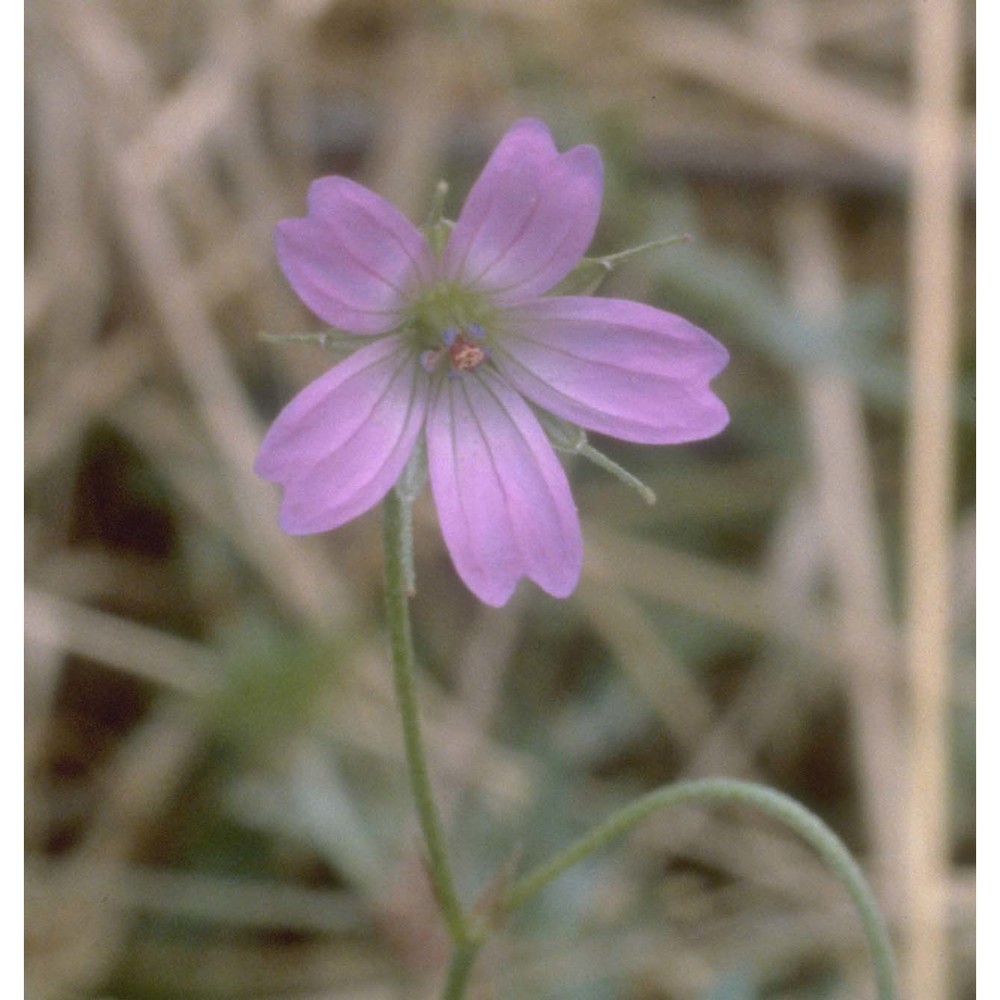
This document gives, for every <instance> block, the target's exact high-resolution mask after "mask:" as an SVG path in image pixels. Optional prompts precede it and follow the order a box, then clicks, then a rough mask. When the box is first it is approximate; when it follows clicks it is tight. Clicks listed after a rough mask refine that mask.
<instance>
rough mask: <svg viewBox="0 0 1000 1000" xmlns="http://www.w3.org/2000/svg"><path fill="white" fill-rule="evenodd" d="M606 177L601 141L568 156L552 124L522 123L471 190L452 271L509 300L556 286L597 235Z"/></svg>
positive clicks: (446, 266) (450, 260)
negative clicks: (598, 146)
mask: <svg viewBox="0 0 1000 1000" xmlns="http://www.w3.org/2000/svg"><path fill="white" fill-rule="evenodd" d="M602 183H603V182H602V167H601V157H600V154H599V153H598V152H597V150H596V149H595V148H594V147H593V146H576V147H575V148H573V149H571V150H569V151H568V152H566V153H563V154H562V155H561V156H560V155H559V153H558V151H557V150H556V147H555V144H554V143H553V141H552V136H551V134H550V133H549V130H548V129H547V128H546V127H545V125H543V124H542V123H541V122H539V121H535V120H533V119H524V120H523V121H520V122H517V123H516V124H515V125H514V126H513V127H512V128H511V129H510V130H509V131H508V132H507V134H506V135H505V136H504V137H503V139H502V140H501V141H500V144H499V145H498V146H497V148H496V150H495V151H494V152H493V155H492V156H491V157H490V159H489V162H488V163H487V164H486V167H485V168H484V169H483V172H482V174H481V175H480V177H479V179H478V180H477V181H476V183H475V184H474V185H473V187H472V190H471V191H470V192H469V197H468V198H467V199H466V202H465V206H464V207H463V208H462V212H461V214H460V215H459V217H458V221H457V222H456V223H455V228H454V229H453V230H452V233H451V238H450V239H449V241H448V245H447V246H446V247H445V250H444V254H443V257H442V267H443V271H444V273H445V274H446V275H447V276H448V277H449V278H452V279H454V280H456V281H459V282H460V283H462V284H465V285H468V286H474V287H476V288H479V289H481V290H483V291H488V292H491V293H493V297H494V300H495V301H497V302H499V303H501V304H502V303H504V302H516V301H521V300H522V299H525V298H528V297H531V296H534V295H540V294H541V293H543V292H546V291H548V290H549V289H550V288H552V287H553V286H554V285H555V284H557V283H558V282H559V281H560V280H561V279H562V278H564V277H565V276H566V275H567V274H568V273H569V272H570V271H571V270H572V269H573V267H574V266H575V265H576V263H577V261H579V259H580V258H581V257H582V256H583V253H584V251H585V250H586V249H587V247H588V246H589V245H590V241H591V240H592V239H593V237H594V230H595V229H596V227H597V218H598V215H599V213H600V209H601V190H602Z"/></svg>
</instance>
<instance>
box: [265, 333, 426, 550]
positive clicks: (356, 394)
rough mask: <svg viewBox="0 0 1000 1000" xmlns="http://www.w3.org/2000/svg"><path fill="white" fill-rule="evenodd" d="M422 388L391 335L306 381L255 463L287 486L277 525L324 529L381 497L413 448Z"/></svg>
mask: <svg viewBox="0 0 1000 1000" xmlns="http://www.w3.org/2000/svg"><path fill="white" fill-rule="evenodd" d="M427 387H428V380H427V376H426V373H425V372H424V371H423V369H421V368H420V366H419V364H418V363H417V360H416V357H415V355H414V353H413V351H412V350H410V349H409V348H408V347H407V346H406V345H404V344H402V343H401V342H400V341H399V340H398V339H396V338H393V337H390V338H387V339H385V340H380V341H376V342H375V343H373V344H368V345H366V346H364V347H362V348H360V349H359V350H358V351H356V352H355V353H354V354H352V355H351V357H349V358H348V359H347V360H346V361H342V362H341V363H340V364H338V365H336V366H335V367H333V368H331V369H330V370H329V371H328V372H327V373H326V374H325V375H322V376H320V377H319V378H318V379H316V381H315V382H313V383H311V384H310V385H308V386H306V388H305V389H303V390H302V392H300V393H299V394H298V396H296V397H295V398H294V399H293V400H292V401H291V402H290V403H289V404H288V406H286V407H285V408H284V410H282V411H281V413H280V414H278V418H277V419H276V420H275V422H274V424H273V425H272V427H271V429H270V430H269V431H268V433H267V435H266V437H265V438H264V443H263V444H262V445H261V449H260V455H259V456H258V457H257V462H256V465H255V466H254V468H255V471H256V472H257V474H258V475H260V476H263V478H264V479H269V480H271V481H272V482H276V483H280V484H281V485H282V486H283V487H284V488H285V495H284V499H283V501H282V505H281V516H280V523H281V527H282V528H283V529H284V530H285V531H287V532H288V533H289V534H293V535H305V534H311V533H313V532H317V531H329V530H330V529H331V528H336V527H338V526H339V525H341V524H344V523H345V522H347V521H350V520H352V519H353V518H355V517H357V516H358V515H359V514H363V513H364V512H365V511H366V510H368V509H369V508H370V507H373V506H374V505H375V504H376V503H378V502H379V500H381V499H382V497H384V496H385V494H386V493H387V492H388V491H389V489H390V488H391V487H392V486H393V484H394V483H395V482H396V480H397V479H398V478H399V475H400V473H401V472H402V470H403V466H404V465H405V464H406V461H407V459H408V458H409V456H410V453H411V452H412V450H413V446H414V443H415V441H416V439H417V435H418V434H419V433H420V428H421V426H422V425H423V420H424V414H425V412H426V409H427Z"/></svg>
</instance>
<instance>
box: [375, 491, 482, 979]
mask: <svg viewBox="0 0 1000 1000" xmlns="http://www.w3.org/2000/svg"><path fill="white" fill-rule="evenodd" d="M405 530H406V522H405V518H404V511H403V504H402V501H401V500H400V498H399V497H398V496H397V495H396V491H395V490H390V491H389V494H388V495H387V496H386V498H385V504H384V507H383V519H382V548H383V553H384V560H385V565H384V570H383V571H384V573H385V595H386V596H385V603H386V616H387V619H388V624H389V636H390V640H391V643H392V666H393V673H392V676H393V682H394V684H395V687H396V700H397V702H398V704H399V714H400V716H401V717H402V721H403V743H404V745H405V747H406V764H407V769H408V771H409V774H410V788H411V790H412V791H413V798H414V801H415V803H416V806H417V815H418V816H419V818H420V827H421V829H422V830H423V834H424V842H425V844H426V845H427V863H428V868H429V871H430V877H431V882H432V884H433V886H434V894H435V896H436V897H437V901H438V905H439V906H440V907H441V911H442V913H443V914H444V918H445V921H446V923H447V924H448V932H449V934H450V935H451V939H452V941H454V942H455V944H456V946H457V947H458V949H459V951H461V949H462V948H463V947H464V946H467V945H468V940H469V928H468V924H467V922H466V918H465V914H464V913H463V911H462V904H461V903H460V902H459V899H458V893H457V892H456V891H455V879H454V877H453V875H452V872H451V865H450V864H449V862H448V854H447V851H446V849H445V838H444V832H443V829H442V826H441V818H440V816H439V815H438V810H437V806H436V804H435V802H434V795H433V792H432V791H431V784H430V779H429V778H428V775H427V761H426V759H425V758H424V747H423V739H422V738H421V735H420V717H419V713H418V711H417V699H416V693H415V691H414V682H413V666H414V655H413V636H412V633H411V631H410V608H409V604H408V603H407V589H408V583H409V581H408V579H407V565H406V539H405ZM473 955H474V951H473ZM469 963H470V965H471V958H470V959H469ZM467 974H468V973H467V972H466V975H467ZM446 996H448V997H451V996H454V997H459V996H461V993H447V994H446Z"/></svg>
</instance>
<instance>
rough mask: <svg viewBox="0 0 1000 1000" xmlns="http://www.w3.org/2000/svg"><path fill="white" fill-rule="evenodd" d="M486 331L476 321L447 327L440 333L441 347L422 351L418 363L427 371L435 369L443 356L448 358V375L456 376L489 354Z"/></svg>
mask: <svg viewBox="0 0 1000 1000" xmlns="http://www.w3.org/2000/svg"><path fill="white" fill-rule="evenodd" d="M485 338H486V331H485V330H483V328H482V327H481V326H480V325H479V324H478V323H467V324H466V325H465V326H464V327H462V328H458V327H454V326H451V327H448V329H447V330H445V331H444V333H442V334H441V340H442V341H443V342H444V346H443V347H439V348H438V349H437V350H431V351H424V352H423V354H421V355H420V363H421V364H422V365H423V366H424V368H425V369H426V370H427V371H429V372H432V371H436V370H437V369H438V368H439V366H440V364H441V362H442V361H443V360H444V358H447V359H448V362H449V365H450V367H449V369H448V377H449V378H457V377H458V376H459V375H460V374H462V373H463V372H470V371H472V370H473V369H474V368H478V367H479V366H480V365H481V364H482V363H483V362H484V361H486V360H487V359H488V358H489V356H490V352H489V348H487V347H486V345H485V343H484V341H485Z"/></svg>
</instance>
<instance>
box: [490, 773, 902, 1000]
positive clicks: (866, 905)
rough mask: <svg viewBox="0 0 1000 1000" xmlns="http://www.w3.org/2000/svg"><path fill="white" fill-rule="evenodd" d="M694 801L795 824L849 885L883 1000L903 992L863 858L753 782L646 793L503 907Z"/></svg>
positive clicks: (529, 878)
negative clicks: (649, 819) (654, 819)
mask: <svg viewBox="0 0 1000 1000" xmlns="http://www.w3.org/2000/svg"><path fill="white" fill-rule="evenodd" d="M691 803H735V804H738V805H751V806H754V807H755V808H757V809H760V810H761V811H762V812H765V813H767V814H768V815H770V816H772V817H774V818H775V819H777V820H779V821H780V822H782V823H784V824H785V825H786V826H789V827H791V829H792V830H794V831H795V832H796V833H797V834H798V835H799V836H800V837H802V839H803V840H805V841H806V842H807V843H808V844H809V845H810V846H811V847H812V848H813V849H814V850H815V851H816V852H817V853H818V854H819V856H820V857H821V858H822V860H823V861H825V862H826V864H827V865H828V866H829V867H830V868H831V869H832V870H833V872H834V874H835V875H836V876H837V878H838V879H839V880H840V882H841V883H842V884H843V885H844V887H845V888H846V889H847V892H848V894H849V895H850V897H851V900H852V902H853V903H854V905H855V908H856V909H857V911H858V916H859V917H860V919H861V924H862V926H863V928H864V934H865V938H866V940H867V942H868V947H869V948H870V950H871V954H872V960H873V963H874V966H875V980H876V984H877V986H878V995H879V1000H894V998H895V997H896V995H897V993H896V973H895V963H894V960H893V955H892V944H891V942H890V940H889V934H888V931H887V929H886V926H885V923H884V921H883V919H882V915H881V913H880V912H879V909H878V904H877V903H876V902H875V898H874V896H873V895H872V891H871V889H870V888H869V887H868V883H867V882H866V881H865V877H864V875H863V874H862V872H861V869H860V868H859V867H858V865H857V862H855V860H854V858H853V857H851V854H850V852H849V851H848V850H847V848H846V847H845V846H844V844H843V843H842V842H841V840H840V838H839V837H837V835H836V834H835V833H834V832H833V831H832V830H831V829H830V828H829V827H828V826H827V825H826V824H825V823H824V822H823V821H822V820H821V819H820V818H819V817H818V816H816V815H815V814H813V813H811V812H810V811H809V810H808V809H806V808H805V806H802V805H800V804H799V803H798V802H796V801H795V800H794V799H792V798H789V797H788V796H787V795H784V794H782V793H781V792H777V791H775V790H774V789H772V788H767V787H765V786H763V785H756V784H753V783H751V782H746V781H735V780H730V779H727V778H710V779H706V780H704V781H689V782H684V783H682V784H678V785H668V786H666V787H664V788H660V789H657V790H656V791H655V792H650V793H649V794H648V795H644V796H643V797H642V798H640V799H637V800H636V801H635V802H633V803H632V804H631V805H628V806H626V807H625V808H623V809H621V810H619V811H618V812H617V813H615V814H614V815H613V816H611V817H610V818H609V819H608V820H606V821H605V822H604V823H602V824H601V825H600V826H598V827H596V828H595V829H594V830H592V831H591V832H590V833H588V834H585V835H584V836H583V837H581V838H580V839H579V840H578V841H576V842H575V843H573V844H570V846H569V847H567V848H566V849H565V850H564V851H562V852H561V853H559V854H558V855H556V857H555V858H553V859H552V860H551V861H549V862H547V863H546V864H543V865H541V866H539V867H538V868H536V869H535V870H534V871H532V872H529V873H528V874H527V875H525V876H524V877H523V878H521V879H518V881H517V882H515V883H514V884H513V885H512V886H511V887H510V889H509V890H508V891H507V893H506V895H505V897H504V899H503V905H502V907H501V909H502V910H504V911H508V912H509V911H510V910H514V909H516V908H517V907H519V906H521V905H522V904H523V903H525V902H527V900H528V899H530V898H531V897H532V896H533V895H535V893H537V892H538V891H539V890H540V889H542V888H544V887H545V886H546V885H548V883H549V882H551V881H552V880H553V879H555V878H557V877H558V876H559V875H561V874H562V873H563V872H564V871H566V870H567V869H568V868H571V867H572V866H573V865H575V864H576V863H577V862H579V861H582V860H583V859H584V858H586V857H588V856H589V855H591V854H593V853H594V852H595V851H598V850H600V849H601V848H602V847H606V846H607V845H608V844H610V843H611V842H612V841H614V840H617V839H618V838H619V837H621V836H623V835H624V834H626V833H628V832H629V831H630V830H631V829H632V828H633V827H635V826H636V825H637V824H639V823H641V822H642V821H643V820H644V819H646V818H647V817H649V816H651V815H652V814H653V813H655V812H659V810H661V809H667V808H670V807H671V806H678V805H690V804H691Z"/></svg>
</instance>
